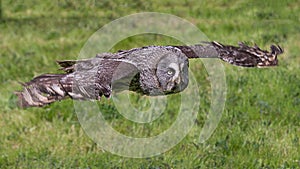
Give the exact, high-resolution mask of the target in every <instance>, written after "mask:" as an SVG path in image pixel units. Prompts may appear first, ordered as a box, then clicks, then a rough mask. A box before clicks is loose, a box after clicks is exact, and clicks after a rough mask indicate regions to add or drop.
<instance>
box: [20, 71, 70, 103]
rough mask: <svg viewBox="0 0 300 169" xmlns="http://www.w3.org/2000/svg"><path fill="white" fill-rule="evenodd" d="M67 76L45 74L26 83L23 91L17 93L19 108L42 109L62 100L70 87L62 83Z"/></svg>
mask: <svg viewBox="0 0 300 169" xmlns="http://www.w3.org/2000/svg"><path fill="white" fill-rule="evenodd" d="M64 76H65V74H44V75H40V76H38V77H36V78H34V79H32V80H31V81H30V82H27V83H24V84H23V86H24V89H23V91H19V92H15V94H16V95H17V97H18V102H17V103H18V106H19V107H22V108H24V107H41V106H44V105H47V104H50V103H52V102H55V101H58V100H62V99H64V98H65V97H66V96H67V93H68V92H69V91H67V90H70V87H67V86H66V84H62V83H61V79H62V78H63V77H64Z"/></svg>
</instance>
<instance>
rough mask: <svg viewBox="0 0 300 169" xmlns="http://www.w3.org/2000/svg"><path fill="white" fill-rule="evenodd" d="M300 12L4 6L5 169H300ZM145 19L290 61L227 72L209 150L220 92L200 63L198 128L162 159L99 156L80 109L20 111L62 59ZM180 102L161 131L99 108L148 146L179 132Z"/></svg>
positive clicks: (164, 5) (0, 31)
mask: <svg viewBox="0 0 300 169" xmlns="http://www.w3.org/2000/svg"><path fill="white" fill-rule="evenodd" d="M299 6H300V5H299V2H298V1H296V0H294V1H292V0H290V1H231V0H223V1H201V2H199V1H196V0H193V1H170V0H167V1H158V0H155V1H153V2H150V1H142V0H138V1H130V2H129V1H124V0H117V1H101V2H100V1H80V2H77V1H68V0H65V1H58V0H57V1H49V0H48V1H43V2H39V3H37V2H36V1H2V8H3V19H4V20H3V21H2V22H1V23H0V83H1V88H0V106H1V112H0V128H1V129H0V168H45V167H46V168H72V167H73V168H200V167H203V168H299V167H300V156H299V151H300V141H299V136H300V135H299V133H300V112H299V111H300V85H299V84H300V70H299V65H300V59H299V53H300V48H299V46H300V43H299V38H300V24H299V22H300V21H299V17H300V12H299V11H300V10H299ZM142 11H157V12H164V13H171V14H174V15H177V16H180V17H183V18H185V19H187V20H188V21H190V22H192V23H193V24H195V25H197V26H198V27H199V29H200V30H201V31H202V32H204V33H205V34H206V35H207V37H208V38H209V39H211V40H216V41H220V42H222V43H226V44H231V45H236V44H237V42H238V41H247V42H248V43H250V44H253V43H257V44H258V45H259V46H261V47H262V48H264V49H268V48H269V46H270V45H271V44H273V43H276V44H280V45H281V46H283V48H284V50H285V53H284V54H283V55H280V56H279V61H280V63H279V66H278V67H274V68H270V69H246V68H239V67H235V66H231V65H228V64H226V63H224V65H225V70H226V72H225V73H226V78H227V79H226V80H227V96H226V98H227V100H226V106H225V110H224V112H223V116H222V120H221V122H220V124H219V125H218V127H217V129H216V131H215V132H214V134H213V135H212V137H211V138H210V139H209V140H208V141H207V142H205V143H204V144H199V145H197V144H195V143H196V141H197V139H198V137H199V133H200V131H201V128H202V126H203V122H204V121H205V119H206V114H207V113H208V110H209V107H210V96H209V95H210V83H209V79H208V77H207V76H208V75H207V73H206V71H205V70H204V68H203V65H202V63H201V62H200V61H193V62H195V64H196V65H197V67H196V68H197V69H198V70H199V71H198V72H194V73H195V76H196V78H197V80H198V83H199V84H201V85H200V86H199V89H200V91H199V95H200V97H201V103H200V110H199V113H198V119H197V121H196V123H195V127H194V128H193V129H192V131H191V132H190V133H189V135H188V136H187V137H186V138H185V139H183V140H182V142H180V143H179V144H178V145H176V146H175V147H174V148H173V149H171V150H169V151H167V152H166V153H164V154H161V155H159V156H156V157H152V158H145V159H131V158H125V157H120V156H117V155H113V154H111V153H110V152H107V151H105V150H103V149H102V148H101V147H98V146H97V145H96V144H95V143H94V142H93V141H92V140H91V139H90V138H89V137H88V136H87V135H86V133H85V132H84V130H83V129H82V128H81V126H80V123H79V122H78V119H77V116H76V113H75V112H74V107H73V102H72V101H71V100H64V101H61V102H58V103H54V104H52V105H50V106H46V107H43V108H28V109H19V108H17V107H15V105H14V102H13V99H14V98H13V97H12V96H13V92H14V91H16V90H20V89H21V85H20V84H19V83H18V82H25V81H28V80H30V79H31V78H32V77H34V76H37V75H39V74H42V73H50V72H55V73H57V72H59V71H58V70H57V69H58V66H57V65H56V63H55V60H63V59H76V58H77V57H78V54H79V52H80V49H81V48H82V46H83V45H84V43H85V42H86V40H87V39H88V38H89V37H90V36H91V35H92V34H93V33H94V32H95V31H96V30H98V29H99V28H100V27H101V26H103V25H104V24H106V23H108V22H110V21H112V20H114V19H117V18H119V17H122V16H124V15H128V14H134V13H136V12H142ZM172 44H173V45H176V44H180V43H179V42H178V41H176V40H174V39H172V38H168V37H164V36H158V35H144V36H135V37H131V38H128V39H125V40H123V41H121V42H120V43H118V44H117V45H116V46H115V47H114V48H113V49H112V51H117V50H119V49H130V48H133V47H140V46H147V45H172ZM87 57H93V56H87ZM174 97H175V96H174ZM134 99H135V98H134V97H133V98H132V99H131V101H133V102H134ZM170 99H171V100H173V102H172V103H174V105H172V104H170V105H169V106H170V108H169V111H166V112H165V114H164V115H163V116H162V117H161V118H160V119H157V120H156V121H154V122H153V123H151V124H135V123H134V122H131V121H129V120H127V119H125V118H124V117H122V115H120V114H119V113H118V112H117V111H116V107H115V106H114V105H113V103H112V102H111V100H105V99H103V100H102V101H100V102H99V103H98V105H99V106H100V107H101V110H103V112H104V116H105V118H106V119H107V120H108V121H109V122H110V123H111V125H112V126H113V127H114V128H115V129H116V130H118V131H120V132H122V133H125V134H128V135H132V136H137V137H147V136H153V135H157V134H159V133H160V132H162V131H164V130H166V129H167V128H168V127H169V126H170V125H171V124H172V123H173V121H174V119H175V118H176V115H177V112H176V111H175V110H176V109H177V107H176V105H177V101H178V100H176V98H170ZM175 103H176V105H175ZM136 106H138V105H136ZM103 137H105V136H103Z"/></svg>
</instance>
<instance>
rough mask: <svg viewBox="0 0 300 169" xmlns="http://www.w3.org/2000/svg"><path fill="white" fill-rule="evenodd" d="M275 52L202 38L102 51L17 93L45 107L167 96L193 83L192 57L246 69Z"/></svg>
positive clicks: (271, 60) (271, 59)
mask: <svg viewBox="0 0 300 169" xmlns="http://www.w3.org/2000/svg"><path fill="white" fill-rule="evenodd" d="M270 48H271V52H268V51H265V50H262V49H260V48H259V47H257V46H256V45H255V46H254V47H250V46H247V45H245V44H244V43H239V46H237V47H236V46H229V45H222V44H220V43H218V42H203V43H201V44H198V45H191V46H148V47H142V48H134V49H131V50H126V51H119V52H117V53H102V54H97V55H96V57H94V58H91V59H86V60H78V61H70V60H68V61H58V64H59V65H60V66H61V69H62V70H64V71H65V73H64V74H43V75H40V76H38V77H35V78H34V79H33V80H31V81H30V82H27V83H24V84H23V86H24V89H23V91H20V92H16V95H17V96H18V103H19V106H20V107H31V106H44V105H47V104H50V103H52V102H54V101H57V100H62V99H65V98H67V97H70V98H72V99H82V100H85V99H92V100H99V99H100V98H101V96H103V95H104V96H105V97H110V96H111V94H112V92H113V91H114V92H119V91H122V90H130V91H134V92H137V93H141V94H143V95H150V96H156V95H165V94H173V93H178V92H181V91H183V90H184V89H185V88H186V87H187V85H188V81H189V77H188V66H189V61H188V59H191V58H219V59H221V60H223V61H225V62H228V63H230V64H233V65H237V66H243V67H268V66H276V65H277V64H278V60H277V55H278V54H281V53H283V50H282V48H281V47H280V46H274V45H272V46H271V47H270Z"/></svg>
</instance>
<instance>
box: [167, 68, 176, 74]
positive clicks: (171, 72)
mask: <svg viewBox="0 0 300 169" xmlns="http://www.w3.org/2000/svg"><path fill="white" fill-rule="evenodd" d="M167 74H168V75H174V74H175V71H174V69H168V71H167Z"/></svg>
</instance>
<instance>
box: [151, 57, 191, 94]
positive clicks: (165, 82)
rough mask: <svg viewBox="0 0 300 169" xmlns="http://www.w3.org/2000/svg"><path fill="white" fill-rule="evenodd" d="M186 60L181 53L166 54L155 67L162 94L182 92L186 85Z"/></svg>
mask: <svg viewBox="0 0 300 169" xmlns="http://www.w3.org/2000/svg"><path fill="white" fill-rule="evenodd" d="M188 64H189V62H188V58H187V57H186V56H185V55H184V54H183V53H177V52H176V53H174V52H167V53H165V54H164V56H163V57H162V58H161V59H160V60H159V62H158V63H157V66H156V72H155V73H156V77H157V79H158V82H159V85H160V88H161V90H162V91H163V93H164V94H171V93H178V92H180V91H183V90H184V89H185V88H186V87H187V85H188V83H189V78H188Z"/></svg>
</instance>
